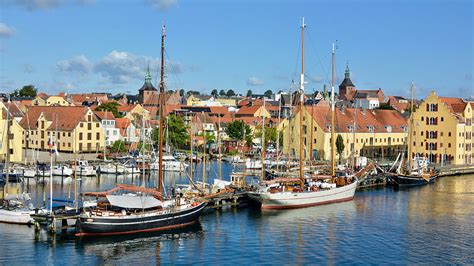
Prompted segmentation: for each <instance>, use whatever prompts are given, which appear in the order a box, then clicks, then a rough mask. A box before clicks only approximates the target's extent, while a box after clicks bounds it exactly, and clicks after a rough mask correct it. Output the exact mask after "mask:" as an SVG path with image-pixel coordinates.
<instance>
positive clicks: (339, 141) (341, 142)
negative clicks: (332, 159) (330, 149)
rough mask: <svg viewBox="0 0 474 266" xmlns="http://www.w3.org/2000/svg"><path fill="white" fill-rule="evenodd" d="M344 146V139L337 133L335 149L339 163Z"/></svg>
mask: <svg viewBox="0 0 474 266" xmlns="http://www.w3.org/2000/svg"><path fill="white" fill-rule="evenodd" d="M344 147H345V145H344V139H343V138H342V136H341V135H340V134H338V135H337V138H336V151H337V154H339V164H340V163H341V159H342V152H343V151H344Z"/></svg>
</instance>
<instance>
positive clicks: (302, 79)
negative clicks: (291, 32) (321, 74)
mask: <svg viewBox="0 0 474 266" xmlns="http://www.w3.org/2000/svg"><path fill="white" fill-rule="evenodd" d="M305 27H306V25H305V24H304V18H303V20H302V23H301V76H300V106H299V107H300V110H299V113H300V134H299V135H300V156H299V157H300V158H299V159H300V175H299V177H300V179H301V180H303V166H304V158H303V101H304V28H305Z"/></svg>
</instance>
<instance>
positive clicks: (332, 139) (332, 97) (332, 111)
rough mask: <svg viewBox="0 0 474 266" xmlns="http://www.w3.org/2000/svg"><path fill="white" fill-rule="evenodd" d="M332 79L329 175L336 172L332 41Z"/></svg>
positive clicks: (334, 174) (333, 174) (333, 175)
mask: <svg viewBox="0 0 474 266" xmlns="http://www.w3.org/2000/svg"><path fill="white" fill-rule="evenodd" d="M331 61H332V64H331V65H332V79H331V176H332V177H335V176H336V173H335V170H334V162H335V161H334V152H335V149H334V137H335V136H334V135H335V134H334V131H335V128H334V112H335V100H334V43H333V44H332V60H331Z"/></svg>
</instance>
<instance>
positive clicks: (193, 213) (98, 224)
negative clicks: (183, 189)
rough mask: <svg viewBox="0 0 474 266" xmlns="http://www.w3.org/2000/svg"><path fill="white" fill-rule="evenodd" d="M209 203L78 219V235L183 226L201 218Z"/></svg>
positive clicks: (100, 234)
mask: <svg viewBox="0 0 474 266" xmlns="http://www.w3.org/2000/svg"><path fill="white" fill-rule="evenodd" d="M206 205H207V203H206V202H203V203H200V204H199V205H197V206H194V207H192V208H189V209H186V210H182V211H177V212H173V213H162V214H158V213H157V214H156V215H151V216H145V215H133V216H130V217H128V216H127V217H87V216H85V215H81V217H80V218H78V219H77V221H76V236H107V235H124V234H135V233H143V232H153V231H161V230H169V229H173V228H181V227H185V226H188V225H191V224H193V223H195V222H197V221H198V220H199V217H200V216H201V214H202V213H203V212H204V208H205V207H206Z"/></svg>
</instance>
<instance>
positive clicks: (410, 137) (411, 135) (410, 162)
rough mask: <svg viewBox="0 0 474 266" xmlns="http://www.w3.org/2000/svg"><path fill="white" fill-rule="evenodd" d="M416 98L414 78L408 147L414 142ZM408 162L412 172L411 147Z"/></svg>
mask: <svg viewBox="0 0 474 266" xmlns="http://www.w3.org/2000/svg"><path fill="white" fill-rule="evenodd" d="M414 99H415V83H414V82H413V80H412V81H411V102H410V125H409V127H410V130H409V131H408V145H407V146H408V147H411V144H412V142H413V141H412V138H413V107H414ZM407 158H408V163H409V165H410V168H409V171H410V172H411V169H412V167H413V160H412V151H411V149H410V150H409V151H408V156H407Z"/></svg>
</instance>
